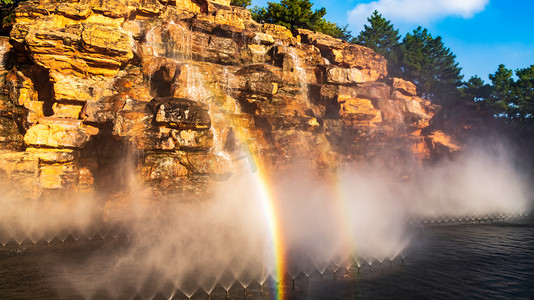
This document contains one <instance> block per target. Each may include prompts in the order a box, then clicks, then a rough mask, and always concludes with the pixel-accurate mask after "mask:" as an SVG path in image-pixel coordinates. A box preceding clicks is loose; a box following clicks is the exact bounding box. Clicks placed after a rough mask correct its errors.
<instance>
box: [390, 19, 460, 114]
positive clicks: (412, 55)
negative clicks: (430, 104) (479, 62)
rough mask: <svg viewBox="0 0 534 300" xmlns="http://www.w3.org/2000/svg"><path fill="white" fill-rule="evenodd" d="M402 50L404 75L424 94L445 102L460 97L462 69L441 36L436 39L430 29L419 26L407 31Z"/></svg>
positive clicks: (453, 100)
mask: <svg viewBox="0 0 534 300" xmlns="http://www.w3.org/2000/svg"><path fill="white" fill-rule="evenodd" d="M400 53H401V55H400V65H401V72H402V76H403V77H404V78H405V79H408V80H411V81H412V82H414V83H415V85H416V86H417V90H418V92H419V93H420V95H421V96H423V97H425V98H427V99H430V100H433V101H434V102H436V103H440V104H443V105H452V104H453V103H454V102H456V101H457V100H458V98H459V97H458V96H459V94H458V88H459V87H460V86H461V85H462V78H463V75H460V71H461V70H462V69H461V68H460V67H459V65H458V63H457V62H456V56H455V55H454V54H453V53H452V52H451V50H450V49H449V48H446V47H445V45H444V44H443V42H442V40H441V37H439V36H438V37H436V38H433V37H432V36H431V35H430V34H429V33H428V30H427V29H423V28H421V27H418V28H417V29H416V30H414V31H413V33H411V34H410V33H408V34H406V36H405V37H404V39H403V41H402V47H401V51H400Z"/></svg>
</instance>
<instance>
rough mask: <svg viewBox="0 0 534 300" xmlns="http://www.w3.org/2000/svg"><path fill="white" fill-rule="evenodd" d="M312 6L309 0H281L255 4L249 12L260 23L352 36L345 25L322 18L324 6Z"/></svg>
mask: <svg viewBox="0 0 534 300" xmlns="http://www.w3.org/2000/svg"><path fill="white" fill-rule="evenodd" d="M312 7H313V3H311V2H310V1H309V0H282V1H280V3H275V2H268V3H267V7H266V8H265V7H258V6H256V7H254V8H253V9H251V13H252V18H253V19H254V20H255V21H256V22H260V23H262V22H264V23H272V24H277V25H282V26H285V27H287V28H289V29H291V30H295V29H297V28H303V29H310V30H315V31H318V32H322V33H325V34H329V35H331V36H333V37H336V38H340V39H344V40H350V39H351V38H352V36H351V33H350V31H349V30H347V26H345V27H340V26H339V25H337V24H336V23H332V22H329V21H327V20H325V19H324V16H325V15H326V9H325V8H321V9H317V10H312Z"/></svg>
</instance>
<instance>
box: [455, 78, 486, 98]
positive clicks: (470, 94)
mask: <svg viewBox="0 0 534 300" xmlns="http://www.w3.org/2000/svg"><path fill="white" fill-rule="evenodd" d="M460 94H461V96H462V98H463V99H465V100H466V101H469V102H481V101H487V99H488V98H489V97H490V95H491V86H490V85H489V84H485V83H484V80H482V79H481V78H480V77H478V76H476V75H475V76H473V77H471V78H469V80H468V81H467V82H464V84H463V86H462V87H461V88H460Z"/></svg>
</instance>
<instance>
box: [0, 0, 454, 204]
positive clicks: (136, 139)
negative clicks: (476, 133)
mask: <svg viewBox="0 0 534 300" xmlns="http://www.w3.org/2000/svg"><path fill="white" fill-rule="evenodd" d="M162 3H163V4H162ZM15 14H16V24H15V26H14V28H13V30H12V32H11V36H10V37H9V39H8V38H0V56H1V58H2V60H1V62H2V63H1V64H0V82H1V83H2V86H3V87H4V88H3V89H2V90H1V94H0V149H2V153H1V154H0V170H1V172H0V176H3V177H6V178H9V179H10V180H12V181H14V182H15V181H16V182H19V183H20V184H21V185H23V186H24V189H25V190H27V191H31V192H28V193H27V197H29V198H34V199H36V198H38V197H40V196H41V195H42V194H43V193H44V194H46V193H48V192H50V191H57V190H72V191H91V190H96V191H101V192H104V191H108V190H112V191H115V190H116V189H110V188H106V187H105V185H106V182H107V183H108V184H109V183H110V182H113V181H118V180H119V179H117V178H114V176H115V177H117V176H119V177H120V176H122V175H120V174H123V173H121V172H122V171H121V172H119V171H118V170H121V169H124V168H125V165H124V164H126V165H127V166H128V168H127V169H128V170H130V171H131V172H133V173H134V174H135V177H136V180H139V181H141V182H143V183H145V184H147V185H148V186H150V187H152V188H153V189H154V190H157V191H160V192H162V193H166V192H172V193H179V194H182V195H184V194H200V193H202V192H203V191H204V190H205V189H206V186H207V184H208V183H209V182H210V181H212V180H223V179H224V178H227V177H228V176H231V173H232V170H231V169H232V168H231V165H232V161H233V160H235V159H237V158H240V157H242V155H243V147H244V146H246V147H247V149H248V151H249V152H251V155H253V156H255V157H257V158H259V159H261V160H262V161H264V164H265V165H266V166H268V167H269V168H272V169H273V170H277V169H284V168H291V166H292V162H294V161H295V160H299V161H301V160H303V159H304V160H306V161H307V162H308V163H309V164H310V165H311V166H313V168H314V169H316V170H318V171H327V170H332V169H335V168H336V167H338V166H339V165H340V164H342V163H343V162H346V161H356V162H357V161H361V160H367V159H372V158H373V157H384V156H383V154H384V153H386V152H391V153H394V154H393V155H386V156H385V157H387V158H388V159H392V160H393V161H394V160H396V159H397V160H398V159H417V160H425V159H429V158H431V157H432V156H433V155H435V154H439V155H443V154H444V153H445V154H446V153H451V152H454V151H457V150H459V146H458V145H457V143H456V142H455V141H454V139H453V138H451V137H449V136H447V135H446V134H444V133H443V132H442V131H438V130H436V129H432V128H430V127H429V124H430V123H431V121H432V118H433V116H434V115H435V114H436V113H437V112H438V111H439V109H440V108H439V107H438V106H436V105H433V104H431V103H430V102H429V101H427V100H425V99H421V98H419V97H417V91H416V88H415V85H414V84H412V83H410V82H407V81H404V80H403V79H401V78H389V77H388V75H387V71H386V61H385V60H384V58H383V57H381V56H380V55H378V54H376V53H375V52H373V51H372V50H371V49H368V48H365V47H362V46H358V45H352V44H348V43H346V42H343V41H340V40H337V39H334V38H332V37H330V36H327V35H324V34H321V33H316V32H312V31H309V30H297V31H296V32H291V31H290V30H288V29H287V28H285V27H282V26H278V25H272V24H258V23H256V22H254V21H253V20H252V19H251V18H250V13H249V11H248V10H246V9H244V8H241V7H234V6H230V5H229V1H226V0H219V1H207V0H200V1H190V0H180V1H156V0H146V1H133V0H104V1H93V0H79V1H61V2H59V1H52V0H50V1H49V0H46V1H26V2H22V3H21V4H20V6H19V8H17V10H16V13H15ZM131 154H135V155H134V156H135V158H131V157H132V156H131ZM401 154H402V155H401ZM119 157H128V158H130V159H126V160H125V159H119ZM13 192H15V191H13Z"/></svg>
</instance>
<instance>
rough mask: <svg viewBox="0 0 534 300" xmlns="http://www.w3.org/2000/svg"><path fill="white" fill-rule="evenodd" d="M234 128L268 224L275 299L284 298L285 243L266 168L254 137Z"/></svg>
mask: <svg viewBox="0 0 534 300" xmlns="http://www.w3.org/2000/svg"><path fill="white" fill-rule="evenodd" d="M233 125H237V126H233V128H234V129H235V130H236V134H237V138H238V140H239V141H241V142H242V146H243V148H244V149H243V150H244V151H245V152H246V157H247V158H248V160H249V163H250V165H251V169H252V172H253V173H254V174H253V182H254V185H255V186H254V188H255V190H256V191H257V193H258V196H259V201H260V204H261V207H262V210H263V212H264V215H265V220H266V222H267V224H268V231H269V235H270V238H271V241H270V242H271V246H272V252H273V253H272V254H273V258H274V274H272V275H273V276H274V280H275V281H276V282H277V283H278V284H277V287H276V295H274V296H275V299H278V300H283V299H284V296H285V295H284V289H285V287H284V275H285V274H286V266H287V263H286V262H287V255H286V247H285V246H286V245H285V242H284V241H285V239H284V235H283V233H284V232H283V230H282V221H281V220H282V218H280V216H279V215H278V210H277V207H276V202H275V198H274V196H273V195H272V193H271V190H270V188H269V187H270V186H271V185H270V180H269V174H268V172H267V170H268V168H267V167H266V166H265V164H264V162H263V160H262V159H261V157H260V155H259V154H258V153H257V152H255V151H252V149H251V148H252V147H251V146H252V145H251V143H252V142H251V141H253V140H254V139H253V138H251V137H250V136H249V135H250V134H247V133H248V132H247V131H246V130H244V129H242V128H241V127H240V126H239V125H238V124H233Z"/></svg>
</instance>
